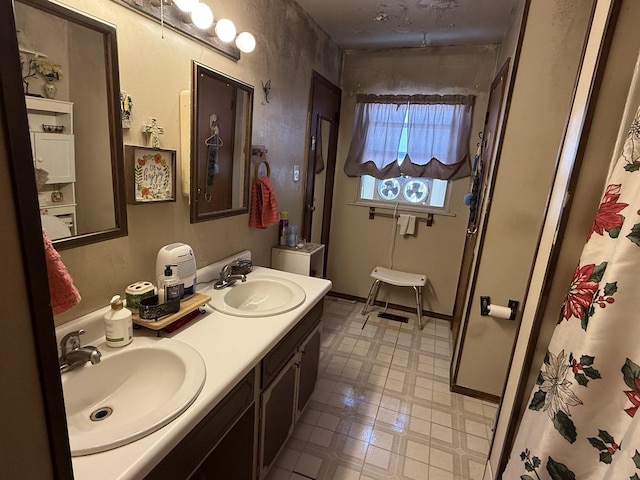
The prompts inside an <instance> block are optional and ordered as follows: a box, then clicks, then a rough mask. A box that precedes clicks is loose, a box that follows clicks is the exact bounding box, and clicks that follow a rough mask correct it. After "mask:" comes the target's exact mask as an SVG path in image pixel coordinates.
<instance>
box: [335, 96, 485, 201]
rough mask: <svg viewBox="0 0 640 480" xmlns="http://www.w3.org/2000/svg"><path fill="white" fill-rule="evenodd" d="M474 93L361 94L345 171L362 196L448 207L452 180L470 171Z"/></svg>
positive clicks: (467, 174)
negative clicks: (448, 191) (353, 178)
mask: <svg viewBox="0 0 640 480" xmlns="http://www.w3.org/2000/svg"><path fill="white" fill-rule="evenodd" d="M472 107H473V97H467V96H461V95H446V96H440V95H412V96H406V95H403V96H397V95H383V96H376V95H359V96H358V99H357V103H356V111H355V113H354V134H353V140H352V143H351V148H350V149H349V155H348V157H347V162H346V164H345V173H346V174H347V175H348V176H351V177H356V176H357V177H360V188H359V195H358V200H359V201H364V202H389V203H393V204H395V203H396V202H399V203H401V204H405V205H407V206H413V207H431V208H446V199H447V189H448V185H449V180H454V179H458V178H464V177H467V176H469V175H470V174H471V164H470V156H469V135H470V131H471V111H472Z"/></svg>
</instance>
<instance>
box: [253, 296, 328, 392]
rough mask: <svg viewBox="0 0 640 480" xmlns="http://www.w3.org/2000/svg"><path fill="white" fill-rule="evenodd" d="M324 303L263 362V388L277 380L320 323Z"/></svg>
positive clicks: (312, 310) (299, 323) (307, 316)
mask: <svg viewBox="0 0 640 480" xmlns="http://www.w3.org/2000/svg"><path fill="white" fill-rule="evenodd" d="M323 306H324V301H323V300H320V301H319V302H318V303H317V304H316V305H315V306H314V307H313V308H312V309H311V310H310V311H309V313H307V314H306V315H305V316H304V318H303V319H302V320H300V321H299V322H298V324H297V325H296V326H295V327H293V330H291V331H290V332H289V333H288V334H287V335H286V336H285V337H284V338H283V339H282V340H280V342H278V344H277V345H276V346H275V347H273V349H272V350H271V351H270V352H269V353H268V354H267V355H266V356H265V357H264V359H263V360H262V376H261V387H262V388H264V387H266V386H267V385H269V383H270V382H271V381H272V380H273V379H274V378H275V376H276V375H277V374H278V372H279V371H280V369H281V368H282V367H283V366H284V365H285V364H286V363H287V361H288V360H289V359H290V358H291V356H292V355H293V354H294V353H295V351H296V348H298V345H300V343H301V342H302V341H303V340H304V339H305V337H306V336H307V335H309V333H310V332H311V331H312V330H313V329H314V327H315V326H316V325H317V324H318V323H320V318H321V317H322V310H323Z"/></svg>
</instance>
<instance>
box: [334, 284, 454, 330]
mask: <svg viewBox="0 0 640 480" xmlns="http://www.w3.org/2000/svg"><path fill="white" fill-rule="evenodd" d="M327 295H328V296H330V297H335V298H340V299H342V300H348V301H350V302H361V303H365V302H366V301H367V299H366V298H364V297H358V296H355V295H349V294H346V293H340V292H334V291H330V292H329V293H327ZM374 305H378V306H379V307H384V306H385V302H382V301H380V300H376V301H375V304H374ZM389 308H392V309H394V310H400V311H401V312H411V313H414V312H415V311H416V308H415V307H407V306H405V305H399V304H397V303H390V304H389ZM422 315H425V316H427V317H431V318H437V319H439V320H446V321H447V322H450V321H451V318H452V317H451V315H445V314H444V313H438V312H431V311H429V310H422Z"/></svg>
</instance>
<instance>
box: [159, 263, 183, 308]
mask: <svg viewBox="0 0 640 480" xmlns="http://www.w3.org/2000/svg"><path fill="white" fill-rule="evenodd" d="M173 267H177V265H165V266H164V273H163V274H162V275H160V278H158V303H165V302H168V301H170V300H174V299H176V298H177V299H178V300H180V297H181V292H180V283H179V282H180V279H179V278H178V275H177V274H175V273H173Z"/></svg>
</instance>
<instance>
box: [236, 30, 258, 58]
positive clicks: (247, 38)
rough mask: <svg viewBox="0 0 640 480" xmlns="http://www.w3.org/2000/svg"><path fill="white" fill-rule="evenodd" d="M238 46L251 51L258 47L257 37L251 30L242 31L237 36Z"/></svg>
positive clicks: (245, 51) (246, 51) (243, 50)
mask: <svg viewBox="0 0 640 480" xmlns="http://www.w3.org/2000/svg"><path fill="white" fill-rule="evenodd" d="M236 46H237V47H238V48H239V49H240V51H241V52H244V53H251V52H253V50H254V49H255V48H256V39H255V38H254V36H253V35H251V34H250V33H249V32H242V33H241V34H240V35H238V38H236Z"/></svg>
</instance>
